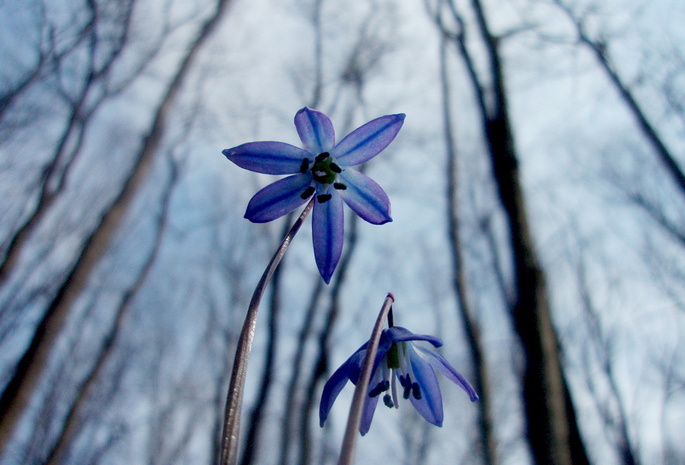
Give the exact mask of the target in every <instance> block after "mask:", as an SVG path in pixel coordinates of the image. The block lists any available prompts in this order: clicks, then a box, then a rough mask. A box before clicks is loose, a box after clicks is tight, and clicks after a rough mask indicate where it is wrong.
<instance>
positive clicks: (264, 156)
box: [223, 108, 405, 283]
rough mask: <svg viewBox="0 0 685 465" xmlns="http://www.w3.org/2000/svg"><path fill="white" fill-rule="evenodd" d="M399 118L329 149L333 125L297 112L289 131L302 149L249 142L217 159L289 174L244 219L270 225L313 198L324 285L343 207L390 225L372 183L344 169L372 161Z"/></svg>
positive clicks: (337, 245)
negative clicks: (295, 131)
mask: <svg viewBox="0 0 685 465" xmlns="http://www.w3.org/2000/svg"><path fill="white" fill-rule="evenodd" d="M404 116H405V115H404V114H398V115H388V116H381V117H380V118H377V119H375V120H373V121H370V122H368V123H366V124H365V125H363V126H361V127H359V128H357V129H356V130H354V131H353V132H351V133H350V134H349V135H348V136H347V137H345V138H344V139H343V140H341V141H340V142H339V143H338V144H336V143H335V131H334V130H333V123H331V120H330V119H329V118H328V117H327V116H326V115H324V114H323V113H321V112H319V111H316V110H312V109H309V108H303V109H302V110H300V111H298V112H297V114H296V115H295V127H296V128H297V133H298V134H299V136H300V139H301V140H302V144H303V145H304V149H301V148H299V147H295V146H293V145H290V144H286V143H284V142H250V143H247V144H243V145H239V146H238V147H233V148H231V149H226V150H224V151H223V154H224V155H226V158H228V159H229V160H231V161H232V162H233V163H235V164H236V165H238V166H240V167H241V168H245V169H247V170H250V171H255V172H257V173H264V174H290V175H292V176H288V177H286V178H283V179H281V180H279V181H276V182H274V183H273V184H270V185H268V186H266V187H265V188H264V189H262V190H260V191H259V192H257V193H256V194H255V196H254V197H252V199H251V200H250V203H249V204H248V206H247V211H246V212H245V218H247V219H248V220H250V221H252V222H255V223H265V222H267V221H271V220H275V219H276V218H279V217H281V216H283V215H285V214H286V213H288V212H291V211H292V210H294V209H295V208H297V207H299V206H300V205H302V204H304V203H305V202H306V201H307V200H308V199H309V198H310V197H311V196H313V195H316V203H315V204H314V213H313V218H312V235H313V241H314V256H315V258H316V264H317V266H318V267H319V272H320V273H321V276H322V277H323V279H324V280H325V281H326V282H327V283H328V282H330V280H331V276H332V275H333V272H334V271H335V267H336V266H337V265H338V261H339V260H340V255H341V254H342V246H343V225H344V221H343V207H342V203H343V201H344V202H345V203H346V204H347V205H348V206H349V207H350V208H351V209H352V210H353V211H354V212H355V213H356V214H357V215H359V216H360V217H361V218H363V219H364V220H366V221H368V222H369V223H371V224H384V223H387V222H389V221H392V218H391V217H390V199H388V196H387V195H386V193H385V192H384V191H383V189H382V188H381V187H380V186H379V185H378V184H376V182H374V181H373V180H372V179H370V178H369V177H367V176H365V175H363V174H362V173H360V172H359V171H356V170H353V169H350V167H351V166H355V165H359V164H361V163H364V162H365V161H368V160H370V159H372V158H373V157H375V156H376V155H378V154H379V153H380V152H381V151H383V149H385V148H386V147H387V146H388V145H389V144H390V143H391V142H392V141H393V139H394V138H395V136H396V135H397V133H398V132H399V130H400V128H401V127H402V123H403V122H404Z"/></svg>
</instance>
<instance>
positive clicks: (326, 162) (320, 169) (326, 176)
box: [300, 152, 347, 203]
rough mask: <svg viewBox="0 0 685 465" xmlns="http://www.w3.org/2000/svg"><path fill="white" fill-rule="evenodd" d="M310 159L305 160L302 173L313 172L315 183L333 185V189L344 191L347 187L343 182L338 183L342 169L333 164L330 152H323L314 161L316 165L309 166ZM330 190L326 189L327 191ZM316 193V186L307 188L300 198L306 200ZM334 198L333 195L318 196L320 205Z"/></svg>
mask: <svg viewBox="0 0 685 465" xmlns="http://www.w3.org/2000/svg"><path fill="white" fill-rule="evenodd" d="M309 163H310V162H309V159H308V158H303V159H302V164H301V165H300V173H302V174H305V173H306V172H307V171H311V172H312V177H313V178H314V181H315V182H317V183H319V184H324V185H325V184H333V188H334V189H336V190H339V191H344V190H345V189H347V186H346V185H345V184H343V183H341V182H336V181H335V180H336V178H337V177H338V174H340V173H342V168H340V166H338V165H337V164H336V163H334V162H333V158H332V157H331V154H330V153H328V152H322V153H320V154H318V155H317V156H316V158H315V159H314V165H312V166H311V168H310V166H309ZM327 190H328V189H325V190H324V192H325V191H327ZM314 192H316V188H315V187H314V186H309V187H307V188H306V189H305V190H304V192H302V194H300V197H302V198H303V199H306V198H308V197H310V196H311V195H312V194H314ZM332 197H333V196H332V195H331V194H328V193H326V194H320V195H318V196H317V200H318V201H319V203H324V202H327V201H329V200H331V198H332Z"/></svg>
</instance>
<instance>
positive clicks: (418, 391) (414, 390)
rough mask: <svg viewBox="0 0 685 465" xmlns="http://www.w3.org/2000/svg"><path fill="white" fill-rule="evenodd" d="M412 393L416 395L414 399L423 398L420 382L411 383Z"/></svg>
mask: <svg viewBox="0 0 685 465" xmlns="http://www.w3.org/2000/svg"><path fill="white" fill-rule="evenodd" d="M411 393H412V395H413V396H414V399H416V400H421V388H420V387H419V383H414V384H412V385H411Z"/></svg>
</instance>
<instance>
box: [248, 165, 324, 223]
mask: <svg viewBox="0 0 685 465" xmlns="http://www.w3.org/2000/svg"><path fill="white" fill-rule="evenodd" d="M311 182H312V179H311V177H310V176H308V175H306V174H296V175H294V176H288V177H287V178H283V179H280V180H278V181H276V182H274V183H272V184H269V185H268V186H266V187H265V188H263V189H262V190H260V191H259V192H257V193H256V194H255V195H254V197H252V199H251V200H250V203H249V204H248V205H247V211H246V212H245V218H247V219H248V220H250V221H252V222H253V223H266V222H267V221H271V220H275V219H276V218H279V217H281V216H283V215H285V214H286V213H288V212H291V211H293V210H294V209H296V208H297V207H299V206H300V205H302V204H303V203H305V202H306V201H307V198H304V199H303V198H302V193H303V192H304V191H305V189H307V187H308V186H309V185H310V184H311Z"/></svg>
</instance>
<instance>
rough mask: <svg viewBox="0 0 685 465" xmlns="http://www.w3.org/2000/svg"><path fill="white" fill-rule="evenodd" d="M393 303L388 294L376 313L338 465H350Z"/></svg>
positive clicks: (393, 298) (391, 297) (392, 298)
mask: <svg viewBox="0 0 685 465" xmlns="http://www.w3.org/2000/svg"><path fill="white" fill-rule="evenodd" d="M394 301H395V297H394V296H393V295H392V294H391V293H388V295H387V297H386V298H385V301H384V302H383V307H381V311H380V312H379V313H378V318H377V319H376V324H375V326H374V327H373V332H372V333H371V339H369V345H368V347H367V350H366V357H365V358H364V365H362V374H361V378H360V379H359V382H358V383H357V387H356V388H355V389H354V397H352V405H350V414H349V416H348V417H347V427H346V428H345V437H344V438H343V443H342V448H341V450H340V458H339V459H338V465H352V462H353V459H354V448H355V443H356V442H357V434H358V433H357V431H359V423H360V422H361V418H362V410H363V408H364V403H365V401H366V392H367V391H368V388H369V381H370V380H371V372H372V371H373V361H374V359H375V358H376V352H377V351H378V343H379V341H380V339H381V332H382V331H383V320H385V318H386V317H387V316H388V313H389V312H390V310H391V309H392V303H393V302H394Z"/></svg>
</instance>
